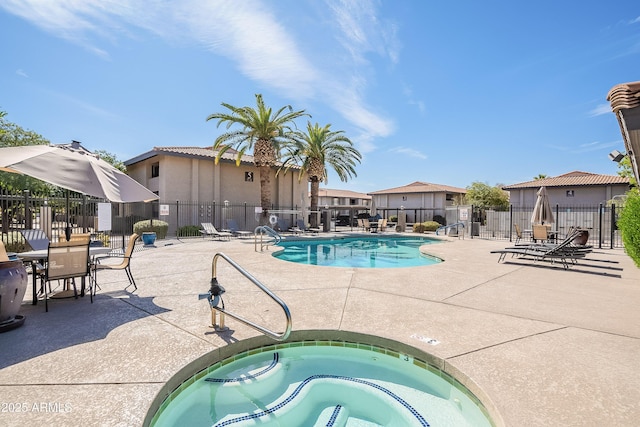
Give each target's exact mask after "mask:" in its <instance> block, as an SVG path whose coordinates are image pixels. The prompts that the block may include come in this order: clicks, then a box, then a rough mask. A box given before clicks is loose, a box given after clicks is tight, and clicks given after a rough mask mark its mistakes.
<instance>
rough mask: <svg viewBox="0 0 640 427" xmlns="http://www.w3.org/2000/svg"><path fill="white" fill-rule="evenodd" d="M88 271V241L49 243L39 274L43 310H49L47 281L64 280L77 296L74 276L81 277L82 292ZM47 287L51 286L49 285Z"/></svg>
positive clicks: (76, 296)
mask: <svg viewBox="0 0 640 427" xmlns="http://www.w3.org/2000/svg"><path fill="white" fill-rule="evenodd" d="M89 273H90V266H89V242H83V241H68V242H67V241H63V242H58V243H49V246H48V248H47V263H46V266H45V267H44V269H43V270H42V273H41V274H40V281H41V288H42V289H43V290H44V306H45V311H49V302H48V301H49V293H48V292H47V286H46V284H47V283H49V284H50V283H51V281H53V280H64V281H65V285H67V286H69V285H71V284H72V285H73V296H74V297H75V298H78V290H77V288H76V283H75V280H74V279H75V278H76V277H80V278H81V279H82V290H83V292H84V286H85V278H86V277H87V276H88V275H89ZM49 288H51V286H50V285H49Z"/></svg>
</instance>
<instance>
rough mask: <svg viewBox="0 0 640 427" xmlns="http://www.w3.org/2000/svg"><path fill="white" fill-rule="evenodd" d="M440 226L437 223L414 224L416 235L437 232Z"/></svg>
mask: <svg viewBox="0 0 640 427" xmlns="http://www.w3.org/2000/svg"><path fill="white" fill-rule="evenodd" d="M438 227H440V224H439V223H437V222H435V221H425V222H416V223H415V224H413V232H414V233H424V232H425V231H436V230H437V229H438Z"/></svg>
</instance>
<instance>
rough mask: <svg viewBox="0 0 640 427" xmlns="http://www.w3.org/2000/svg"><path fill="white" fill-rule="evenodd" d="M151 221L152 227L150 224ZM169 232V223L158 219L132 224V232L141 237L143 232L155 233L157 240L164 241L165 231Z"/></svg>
mask: <svg viewBox="0 0 640 427" xmlns="http://www.w3.org/2000/svg"><path fill="white" fill-rule="evenodd" d="M151 221H153V225H152V224H151ZM168 230H169V223H167V222H165V221H160V220H159V219H154V220H148V219H146V220H144V221H138V222H136V223H135V224H133V232H134V233H136V234H139V235H141V236H142V233H144V232H145V231H155V232H156V237H157V238H158V239H164V238H165V237H167V231H168Z"/></svg>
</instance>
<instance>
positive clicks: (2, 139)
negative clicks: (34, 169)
mask: <svg viewBox="0 0 640 427" xmlns="http://www.w3.org/2000/svg"><path fill="white" fill-rule="evenodd" d="M6 116H7V113H6V112H4V111H0V147H15V146H22V145H48V144H49V140H47V139H45V138H44V137H43V136H42V135H40V134H38V133H36V132H33V131H30V130H26V129H23V128H22V127H20V126H18V125H17V124H15V123H12V122H10V121H8V120H7V119H6ZM0 189H3V190H5V191H9V192H16V191H23V190H29V191H30V192H31V193H32V194H43V195H51V194H52V192H53V191H54V187H53V186H51V185H49V184H47V183H45V182H42V181H40V180H38V179H35V178H31V177H29V176H26V175H20V174H15V173H9V172H0Z"/></svg>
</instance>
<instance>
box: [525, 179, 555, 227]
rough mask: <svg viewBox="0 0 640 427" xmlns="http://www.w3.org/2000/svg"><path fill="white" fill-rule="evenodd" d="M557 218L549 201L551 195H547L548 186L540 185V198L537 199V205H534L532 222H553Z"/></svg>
mask: <svg viewBox="0 0 640 427" xmlns="http://www.w3.org/2000/svg"><path fill="white" fill-rule="evenodd" d="M554 221H555V220H554V218H553V210H552V209H551V204H550V203H549V196H548V195H547V188H546V187H540V189H539V190H538V198H537V199H536V205H535V206H534V207H533V214H532V215H531V223H532V224H551V223H553V222H554Z"/></svg>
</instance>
